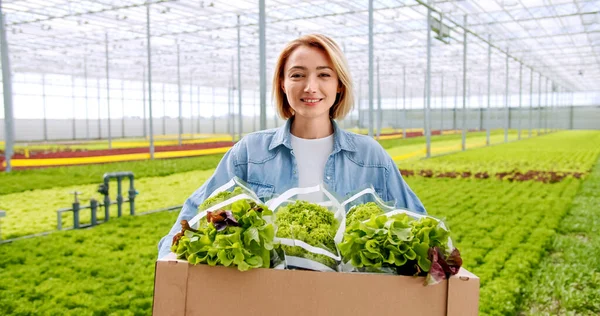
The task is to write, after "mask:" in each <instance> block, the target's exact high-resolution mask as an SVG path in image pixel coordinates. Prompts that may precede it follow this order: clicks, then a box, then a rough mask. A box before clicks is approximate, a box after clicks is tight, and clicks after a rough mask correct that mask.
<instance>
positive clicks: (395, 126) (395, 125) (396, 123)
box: [394, 83, 400, 133]
mask: <svg viewBox="0 0 600 316" xmlns="http://www.w3.org/2000/svg"><path fill="white" fill-rule="evenodd" d="M394 109H395V110H396V111H395V113H394V120H395V121H396V122H395V124H394V133H398V116H399V115H398V114H399V113H398V112H400V111H398V83H396V104H395V106H394Z"/></svg>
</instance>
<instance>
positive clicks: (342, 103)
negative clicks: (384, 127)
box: [273, 34, 354, 120]
mask: <svg viewBox="0 0 600 316" xmlns="http://www.w3.org/2000/svg"><path fill="white" fill-rule="evenodd" d="M303 45H304V46H308V47H315V48H318V49H320V50H322V51H323V52H324V53H325V54H326V55H327V56H328V57H329V59H331V62H332V63H333V68H334V70H335V72H336V73H337V76H338V86H339V88H340V92H339V95H338V96H337V97H336V99H335V103H334V104H333V106H332V107H331V109H329V116H330V117H331V118H333V119H338V118H339V119H341V118H344V117H345V116H346V115H347V114H348V113H349V112H350V111H351V110H352V107H353V106H354V92H353V91H354V90H353V87H352V78H351V76H350V70H349V69H348V62H347V61H346V57H344V53H342V50H341V49H340V47H339V46H338V45H337V43H336V42H334V41H333V40H332V39H331V38H329V37H327V36H325V35H322V34H308V35H304V36H301V37H299V38H297V39H295V40H293V41H291V42H289V43H288V44H287V45H286V46H285V48H284V49H283V51H281V54H279V58H277V64H276V66H275V74H274V75H273V100H274V101H275V106H276V107H277V112H279V116H281V118H283V119H286V120H287V119H289V118H291V117H292V116H293V112H292V111H293V110H292V108H291V106H290V104H289V102H288V100H287V97H286V95H285V93H284V92H283V88H282V87H281V83H282V82H283V78H284V75H283V73H284V67H285V63H286V62H287V60H288V58H289V57H290V55H291V54H292V52H294V50H295V49H296V48H298V47H300V46H303Z"/></svg>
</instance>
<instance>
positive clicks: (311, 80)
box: [304, 76, 319, 93]
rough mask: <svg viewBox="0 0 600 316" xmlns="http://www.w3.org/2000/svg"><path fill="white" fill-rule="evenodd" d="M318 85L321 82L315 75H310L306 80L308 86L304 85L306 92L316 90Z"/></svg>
mask: <svg viewBox="0 0 600 316" xmlns="http://www.w3.org/2000/svg"><path fill="white" fill-rule="evenodd" d="M318 87H319V83H318V81H317V78H316V77H314V76H308V79H307V80H306V87H304V92H309V93H313V92H316V91H317V88H318Z"/></svg>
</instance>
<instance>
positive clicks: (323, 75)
mask: <svg viewBox="0 0 600 316" xmlns="http://www.w3.org/2000/svg"><path fill="white" fill-rule="evenodd" d="M319 76H321V77H331V75H330V74H320V75H319Z"/></svg>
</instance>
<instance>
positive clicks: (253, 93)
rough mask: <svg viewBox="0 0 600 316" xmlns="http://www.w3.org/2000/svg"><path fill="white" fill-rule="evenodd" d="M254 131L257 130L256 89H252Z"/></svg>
mask: <svg viewBox="0 0 600 316" xmlns="http://www.w3.org/2000/svg"><path fill="white" fill-rule="evenodd" d="M252 111H253V115H252V131H253V132H256V90H254V89H252Z"/></svg>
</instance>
